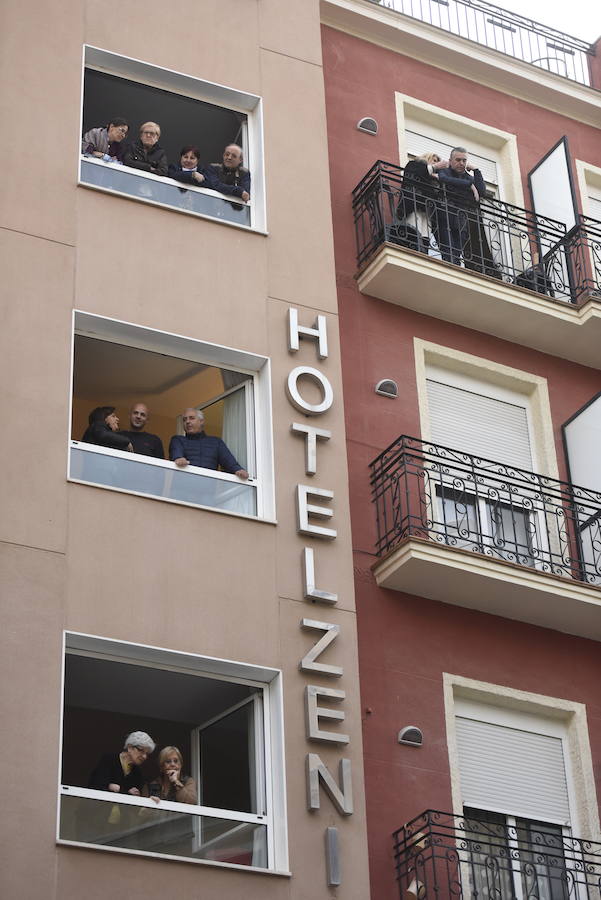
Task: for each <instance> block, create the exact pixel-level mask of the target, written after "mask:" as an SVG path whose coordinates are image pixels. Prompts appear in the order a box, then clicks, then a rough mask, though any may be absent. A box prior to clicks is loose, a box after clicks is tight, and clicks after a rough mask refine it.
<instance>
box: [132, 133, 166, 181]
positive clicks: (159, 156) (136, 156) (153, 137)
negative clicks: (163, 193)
mask: <svg viewBox="0 0 601 900" xmlns="http://www.w3.org/2000/svg"><path fill="white" fill-rule="evenodd" d="M160 136H161V129H160V126H159V125H157V123H156V122H144V124H143V125H140V136H139V138H138V140H137V141H135V142H134V143H133V144H130V145H129V146H128V147H127V148H126V150H125V152H124V154H123V163H124V165H126V166H131V167H132V168H133V169H142V170H143V171H144V172H151V173H152V174H153V175H166V174H167V170H168V166H167V154H166V153H165V151H164V150H163V148H162V147H161V146H160V145H159V138H160Z"/></svg>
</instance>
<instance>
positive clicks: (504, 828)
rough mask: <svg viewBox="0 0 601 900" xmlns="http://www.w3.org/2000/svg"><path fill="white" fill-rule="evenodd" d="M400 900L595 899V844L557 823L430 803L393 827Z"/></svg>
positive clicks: (598, 853)
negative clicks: (456, 812) (429, 807)
mask: <svg viewBox="0 0 601 900" xmlns="http://www.w3.org/2000/svg"><path fill="white" fill-rule="evenodd" d="M393 839H394V859H395V866H396V876H397V880H398V885H399V894H400V897H401V900H408V898H410V897H412V898H415V900H492V898H494V900H518V898H523V900H599V897H600V896H601V844H598V843H596V842H594V841H589V840H584V839H582V838H575V837H572V836H571V835H570V834H569V830H568V829H566V828H562V827H560V826H555V825H549V824H545V823H541V822H533V821H530V820H527V819H519V818H510V817H508V816H501V815H496V814H494V813H493V814H490V813H489V814H486V813H484V814H482V813H480V812H476V811H475V810H473V811H469V812H468V811H467V810H466V811H465V814H464V815H463V816H458V815H453V814H451V813H444V812H435V811H433V810H428V811H427V812H424V813H422V815H421V816H418V817H417V818H415V819H413V820H412V821H411V822H409V823H408V824H407V825H404V826H403V827H402V828H399V830H398V831H395V832H394V835H393Z"/></svg>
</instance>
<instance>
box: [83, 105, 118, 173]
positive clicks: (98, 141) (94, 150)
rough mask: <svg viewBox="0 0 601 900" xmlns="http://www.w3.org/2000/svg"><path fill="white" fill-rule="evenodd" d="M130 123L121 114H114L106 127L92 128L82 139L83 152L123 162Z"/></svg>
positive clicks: (108, 160) (107, 160)
mask: <svg viewBox="0 0 601 900" xmlns="http://www.w3.org/2000/svg"><path fill="white" fill-rule="evenodd" d="M128 131H129V125H128V124H127V122H126V121H125V119H122V118H121V117H120V116H113V118H112V119H111V120H110V121H109V123H108V125H106V126H105V127H104V128H91V129H90V130H89V131H86V133H85V134H84V136H83V138H82V141H81V152H82V153H84V154H85V155H86V156H96V157H98V159H103V160H104V161H105V162H122V161H123V151H124V149H125V138H126V137H127V132H128Z"/></svg>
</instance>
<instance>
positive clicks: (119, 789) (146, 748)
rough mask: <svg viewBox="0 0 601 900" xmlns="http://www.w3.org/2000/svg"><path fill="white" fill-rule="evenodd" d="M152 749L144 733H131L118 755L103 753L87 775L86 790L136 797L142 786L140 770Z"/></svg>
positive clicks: (139, 793)
mask: <svg viewBox="0 0 601 900" xmlns="http://www.w3.org/2000/svg"><path fill="white" fill-rule="evenodd" d="M155 746H156V744H155V743H154V741H153V740H152V738H151V737H150V735H148V734H146V732H145V731H132V732H131V734H128V736H127V737H126V738H125V743H124V745H123V750H122V751H121V753H105V754H104V756H102V757H101V758H100V760H99V761H98V764H97V765H96V768H95V769H94V771H93V772H92V774H91V775H90V780H89V782H88V787H89V788H93V789H94V790H96V791H112V792H113V793H115V794H132V795H133V796H136V797H139V796H140V795H141V793H142V788H143V786H144V778H143V777H142V773H141V772H140V770H139V766H141V765H142V763H144V762H146V760H147V759H148V757H149V756H150V754H151V753H153V752H154V748H155Z"/></svg>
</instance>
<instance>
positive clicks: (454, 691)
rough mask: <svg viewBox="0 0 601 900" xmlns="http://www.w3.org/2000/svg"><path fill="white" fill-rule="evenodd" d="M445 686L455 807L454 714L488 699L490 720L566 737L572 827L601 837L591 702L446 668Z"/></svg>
mask: <svg viewBox="0 0 601 900" xmlns="http://www.w3.org/2000/svg"><path fill="white" fill-rule="evenodd" d="M443 691H444V704H445V720H446V733H447V745H448V752H449V768H450V776H451V795H452V801H453V811H454V812H456V813H459V814H461V810H462V804H463V798H462V792H461V781H460V774H459V772H460V769H459V753H458V748H457V734H456V726H455V717H456V715H457V714H458V707H459V708H463V709H464V710H465V708H466V707H467V705H468V704H470V703H472V704H478V705H480V704H486V706H487V707H488V717H489V718H488V719H487V720H493V719H494V720H496V722H497V723H498V724H508V723H514V727H524V728H526V730H537V731H539V732H541V733H547V734H550V735H555V736H561V737H562V739H563V742H564V758H565V763H566V774H567V777H568V785H569V793H570V806H571V809H572V822H571V827H572V832H573V834H574V835H575V836H576V837H580V838H588V839H590V840H594V841H598V840H599V839H600V837H601V828H600V825H599V810H598V806H597V799H596V791H595V779H594V771H593V762H592V755H591V748H590V741H589V733H588V724H587V716H586V706H585V705H584V704H583V703H577V702H574V701H571V700H564V699H560V698H556V697H548V696H545V695H543V694H535V693H531V692H528V691H520V690H516V689H515V688H509V687H506V686H503V685H496V684H490V683H488V682H484V681H477V680H474V679H471V678H465V677H463V676H460V675H452V674H450V673H447V672H444V673H443ZM461 705H463V706H461ZM474 708H476V707H474Z"/></svg>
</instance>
